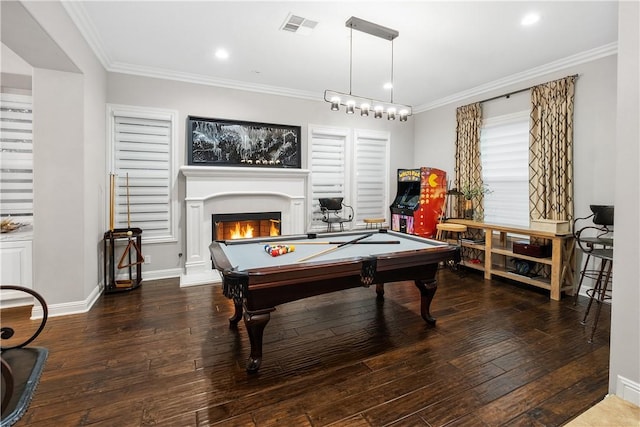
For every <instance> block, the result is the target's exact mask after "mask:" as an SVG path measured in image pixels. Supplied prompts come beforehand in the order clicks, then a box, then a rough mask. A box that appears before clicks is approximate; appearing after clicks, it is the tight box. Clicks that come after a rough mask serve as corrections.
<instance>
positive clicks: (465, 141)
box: [453, 102, 484, 218]
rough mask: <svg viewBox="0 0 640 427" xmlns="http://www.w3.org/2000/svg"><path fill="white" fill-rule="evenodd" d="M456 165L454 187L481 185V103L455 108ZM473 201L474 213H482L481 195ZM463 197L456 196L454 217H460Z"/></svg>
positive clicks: (459, 188)
mask: <svg viewBox="0 0 640 427" xmlns="http://www.w3.org/2000/svg"><path fill="white" fill-rule="evenodd" d="M456 117H457V122H458V124H457V126H456V165H455V181H454V188H457V189H458V190H461V189H463V188H471V187H482V165H481V163H480V127H481V126H482V105H481V104H480V103H479V102H477V103H475V104H469V105H464V106H462V107H458V109H457V110H456ZM474 202H476V203H477V206H475V210H476V213H477V214H478V215H482V214H483V213H484V209H483V203H482V202H483V196H482V195H480V196H479V197H477V198H476V199H475V200H474ZM462 203H464V197H458V203H457V204H456V206H455V208H456V211H455V212H453V215H454V217H458V218H460V217H462V211H463V206H462Z"/></svg>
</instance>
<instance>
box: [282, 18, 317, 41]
mask: <svg viewBox="0 0 640 427" xmlns="http://www.w3.org/2000/svg"><path fill="white" fill-rule="evenodd" d="M316 25H318V22H317V21H312V20H310V19H306V18H303V17H301V16H297V15H294V14H292V13H290V14H289V15H288V16H287V18H286V19H285V20H284V23H283V24H282V27H280V29H281V30H283V31H290V32H292V33H296V34H302V35H304V36H307V35H309V34H311V31H312V30H313V29H314V28H315V27H316Z"/></svg>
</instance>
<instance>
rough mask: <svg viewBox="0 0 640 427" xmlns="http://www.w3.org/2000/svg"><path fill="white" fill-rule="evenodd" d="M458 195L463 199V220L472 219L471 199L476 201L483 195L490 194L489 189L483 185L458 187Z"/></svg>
mask: <svg viewBox="0 0 640 427" xmlns="http://www.w3.org/2000/svg"><path fill="white" fill-rule="evenodd" d="M460 193H461V194H462V196H463V197H464V199H465V202H464V218H465V219H473V216H474V215H473V214H474V207H473V199H476V198H478V197H480V196H482V195H484V194H487V193H491V190H489V187H488V186H487V185H485V184H482V185H478V184H465V185H463V186H462V187H460Z"/></svg>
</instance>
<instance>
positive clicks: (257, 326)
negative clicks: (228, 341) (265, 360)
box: [244, 309, 275, 374]
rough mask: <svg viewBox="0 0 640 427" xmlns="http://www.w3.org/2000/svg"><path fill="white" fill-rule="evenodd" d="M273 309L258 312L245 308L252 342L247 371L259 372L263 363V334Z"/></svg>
mask: <svg viewBox="0 0 640 427" xmlns="http://www.w3.org/2000/svg"><path fill="white" fill-rule="evenodd" d="M273 310H275V309H271V310H268V311H258V312H247V311H246V310H245V312H244V324H245V327H246V328H247V334H248V335H249V342H250V343H251V354H250V355H249V360H248V361H247V372H248V373H250V374H252V373H255V372H258V369H260V364H262V335H263V333H264V328H265V326H267V323H268V322H269V319H270V318H271V312H272V311H273Z"/></svg>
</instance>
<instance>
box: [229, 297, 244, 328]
mask: <svg viewBox="0 0 640 427" xmlns="http://www.w3.org/2000/svg"><path fill="white" fill-rule="evenodd" d="M233 305H234V306H235V312H234V313H233V316H231V317H230V318H229V323H230V324H231V326H236V325H237V324H238V322H239V321H240V319H242V299H241V298H234V299H233Z"/></svg>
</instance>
